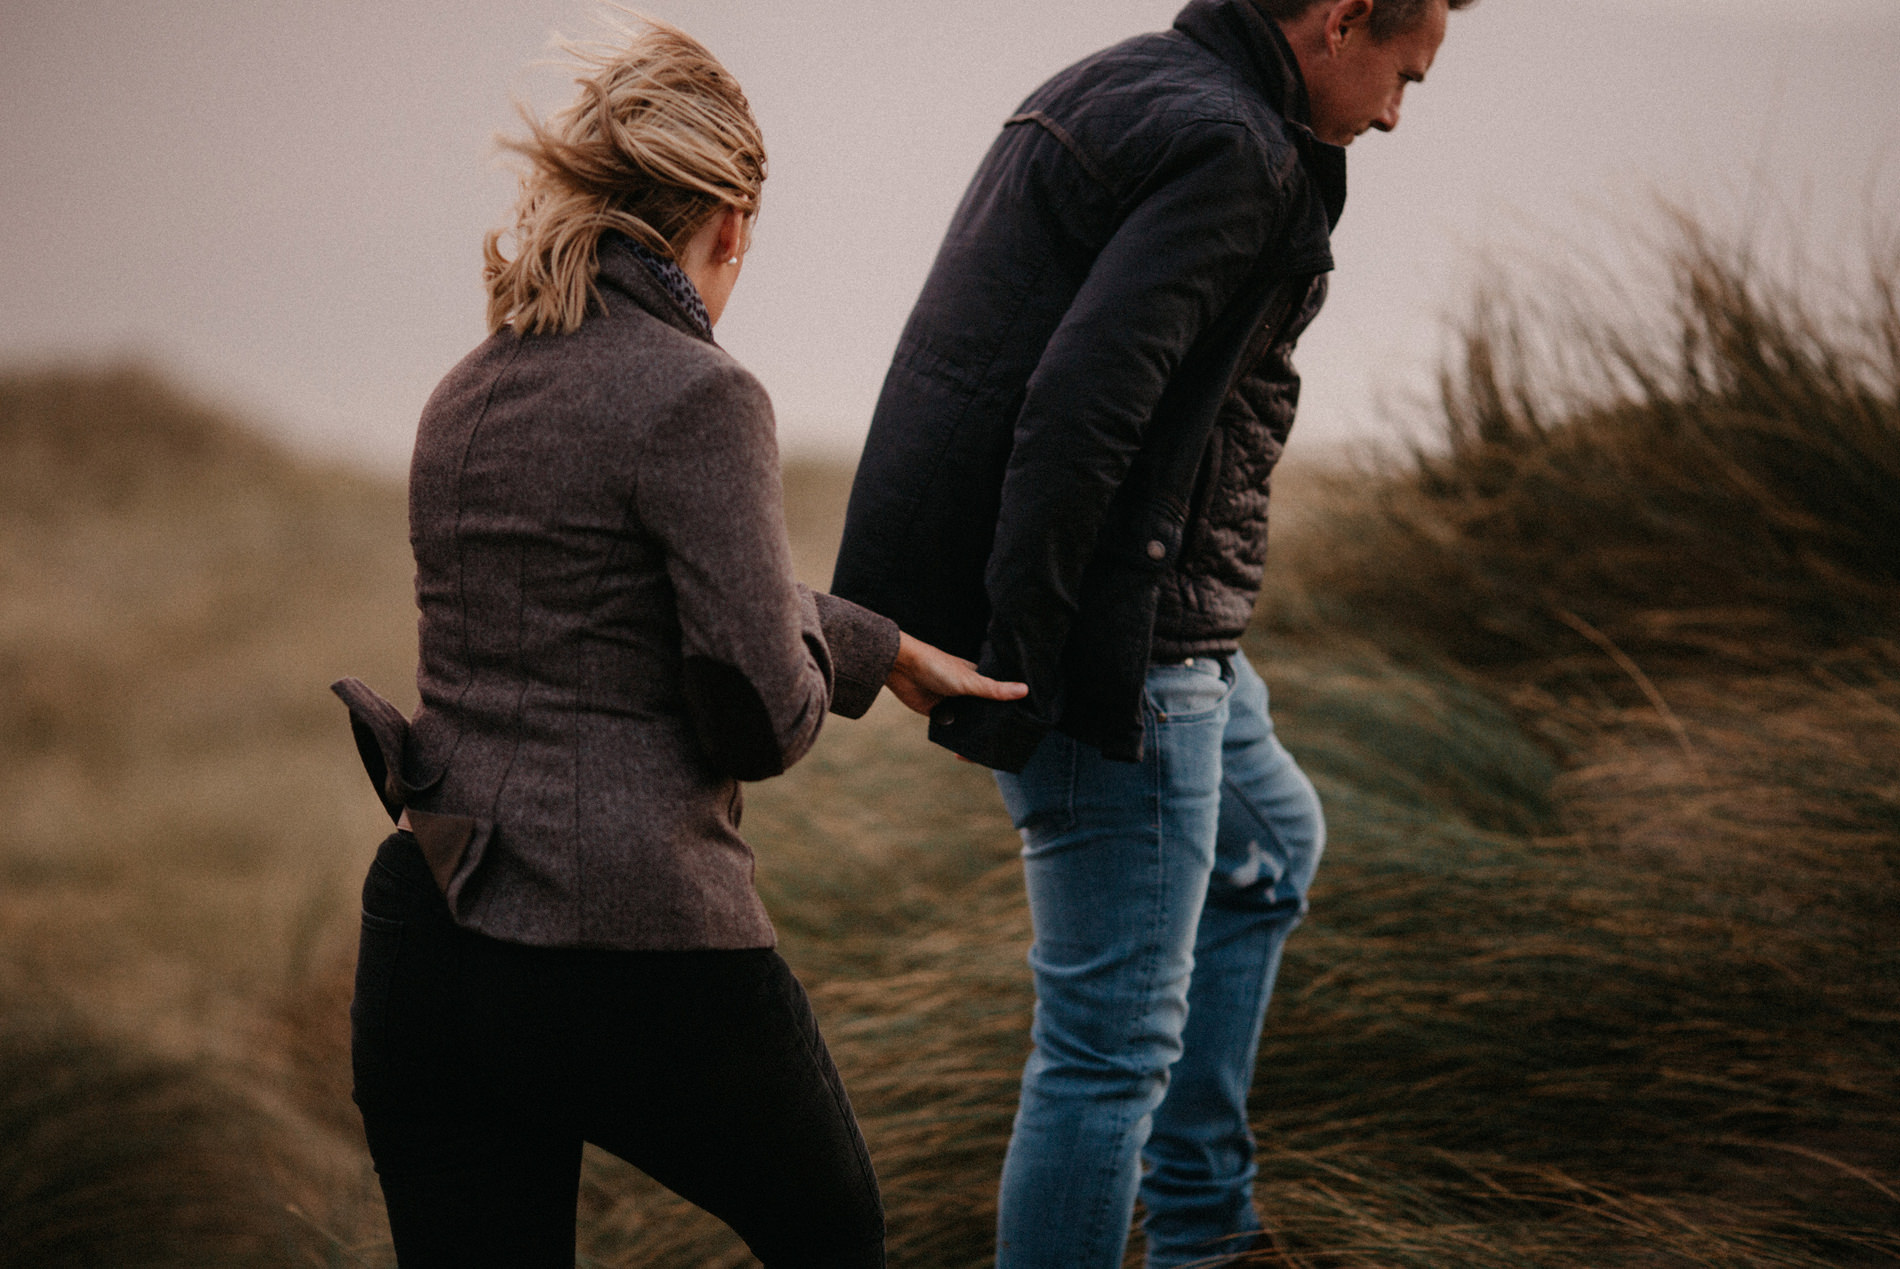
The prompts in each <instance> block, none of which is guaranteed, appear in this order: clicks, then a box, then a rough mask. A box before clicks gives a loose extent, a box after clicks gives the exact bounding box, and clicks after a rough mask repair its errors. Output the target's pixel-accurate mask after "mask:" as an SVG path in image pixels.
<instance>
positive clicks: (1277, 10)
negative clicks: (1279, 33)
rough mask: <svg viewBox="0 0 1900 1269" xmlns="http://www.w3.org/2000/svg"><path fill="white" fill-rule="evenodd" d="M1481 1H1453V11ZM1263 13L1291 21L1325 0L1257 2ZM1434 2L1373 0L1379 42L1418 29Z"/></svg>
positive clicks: (1374, 35)
mask: <svg viewBox="0 0 1900 1269" xmlns="http://www.w3.org/2000/svg"><path fill="white" fill-rule="evenodd" d="M1477 2H1478V0H1449V4H1450V6H1451V8H1452V9H1453V10H1457V9H1469V8H1470V7H1471V6H1472V5H1474V4H1476V3H1477ZM1254 3H1255V4H1257V5H1259V6H1260V11H1261V12H1262V13H1264V14H1266V15H1267V16H1268V17H1270V18H1272V19H1273V20H1274V21H1276V22H1291V21H1292V20H1293V19H1295V18H1297V17H1300V16H1302V15H1304V14H1305V13H1306V12H1307V11H1308V10H1310V9H1314V8H1317V7H1318V6H1319V5H1321V4H1324V3H1325V0H1254ZM1431 4H1432V0H1372V26H1371V34H1372V38H1373V39H1375V40H1389V39H1391V38H1392V37H1393V36H1395V35H1402V34H1404V33H1405V32H1406V31H1409V30H1411V29H1412V28H1413V27H1415V26H1417V25H1418V23H1419V22H1420V21H1421V20H1422V19H1423V18H1424V16H1425V10H1426V9H1428V8H1430V7H1431Z"/></svg>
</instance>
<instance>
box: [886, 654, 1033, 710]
mask: <svg viewBox="0 0 1900 1269" xmlns="http://www.w3.org/2000/svg"><path fill="white" fill-rule="evenodd" d="M886 683H887V686H889V688H890V689H891V691H892V693H893V694H894V695H896V697H897V699H898V700H900V701H902V702H904V704H906V705H908V706H909V707H910V708H911V709H914V710H916V711H917V712H918V713H920V714H928V713H929V712H930V711H931V710H932V709H934V708H936V706H937V703H938V702H939V701H942V700H943V699H944V698H945V697H947V696H980V697H983V698H984V699H986V700H992V701H1014V700H1020V699H1021V698H1023V697H1025V696H1027V695H1029V687H1028V685H1027V684H1024V683H1005V682H1001V681H999V680H997V679H992V678H988V677H986V676H985V675H983V674H980V673H978V671H977V668H976V665H975V664H974V663H973V662H970V661H966V660H964V659H963V658H962V657H959V656H952V655H951V654H950V653H948V652H945V651H944V650H943V649H941V648H938V647H935V646H934V645H932V644H928V643H925V642H924V641H923V640H921V639H915V638H912V637H911V636H910V635H904V636H902V637H901V639H900V640H899V643H898V649H897V661H896V663H895V664H894V665H893V666H892V667H891V675H890V678H889V679H888V680H887V681H886Z"/></svg>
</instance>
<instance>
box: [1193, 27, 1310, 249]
mask: <svg viewBox="0 0 1900 1269" xmlns="http://www.w3.org/2000/svg"><path fill="white" fill-rule="evenodd" d="M1174 29H1175V30H1177V31H1179V32H1181V33H1182V34H1183V35H1185V36H1187V37H1188V38H1189V39H1191V40H1193V41H1194V42H1195V43H1196V44H1199V45H1201V46H1202V47H1204V48H1206V49H1207V50H1208V51H1210V52H1211V53H1213V54H1214V55H1215V56H1216V57H1218V58H1220V59H1221V60H1222V61H1224V62H1226V63H1227V64H1228V65H1230V66H1232V67H1233V68H1234V69H1235V70H1237V71H1239V72H1240V74H1241V76H1242V77H1243V78H1244V79H1245V80H1246V81H1247V82H1248V83H1249V84H1251V85H1252V86H1253V88H1254V90H1255V91H1256V92H1258V93H1259V94H1260V96H1261V98H1262V99H1263V100H1265V102H1266V103H1267V105H1269V106H1271V107H1272V108H1273V110H1274V112H1275V113H1277V114H1278V115H1279V116H1280V118H1282V119H1284V120H1285V121H1286V125H1287V134H1288V135H1289V136H1290V137H1291V138H1292V140H1293V144H1294V147H1295V148H1296V149H1298V151H1299V153H1300V161H1301V163H1302V164H1303V165H1304V166H1305V168H1306V170H1307V173H1308V174H1309V175H1310V176H1311V177H1312V178H1313V181H1314V184H1315V185H1317V186H1318V188H1319V194H1320V199H1321V201H1323V202H1324V203H1325V204H1326V223H1327V225H1328V226H1329V227H1331V226H1335V225H1337V224H1338V223H1339V214H1340V212H1341V211H1343V210H1344V208H1345V206H1346V150H1345V147H1343V146H1337V145H1328V144H1327V143H1326V142H1324V141H1321V140H1320V139H1319V138H1318V137H1317V136H1315V135H1313V128H1312V118H1313V107H1312V102H1311V101H1310V100H1309V99H1308V97H1307V95H1306V79H1305V77H1304V76H1302V75H1301V74H1300V63H1299V59H1298V58H1296V57H1295V56H1294V55H1293V46H1292V45H1290V44H1288V43H1287V40H1286V34H1285V33H1284V32H1283V31H1281V30H1280V24H1279V23H1278V22H1275V21H1274V20H1273V19H1272V18H1269V17H1268V16H1267V15H1266V14H1264V13H1262V12H1261V11H1260V7H1259V6H1258V5H1257V4H1255V3H1254V0H1192V3H1190V4H1189V5H1188V7H1187V8H1185V9H1183V10H1181V13H1180V16H1178V17H1177V18H1175V20H1174Z"/></svg>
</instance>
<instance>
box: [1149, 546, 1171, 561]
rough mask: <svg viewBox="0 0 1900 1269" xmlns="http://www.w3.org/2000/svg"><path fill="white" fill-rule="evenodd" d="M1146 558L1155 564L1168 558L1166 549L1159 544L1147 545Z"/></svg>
mask: <svg viewBox="0 0 1900 1269" xmlns="http://www.w3.org/2000/svg"><path fill="white" fill-rule="evenodd" d="M1148 558H1149V559H1151V560H1155V561H1157V562H1159V561H1161V560H1165V559H1167V558H1168V548H1167V547H1166V546H1165V545H1163V544H1162V543H1160V542H1150V543H1149V544H1148Z"/></svg>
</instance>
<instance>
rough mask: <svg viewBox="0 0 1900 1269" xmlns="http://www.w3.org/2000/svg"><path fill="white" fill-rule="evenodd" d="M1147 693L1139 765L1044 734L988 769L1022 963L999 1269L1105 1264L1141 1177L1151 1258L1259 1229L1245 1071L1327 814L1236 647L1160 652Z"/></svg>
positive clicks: (1177, 1261) (1112, 1261)
mask: <svg viewBox="0 0 1900 1269" xmlns="http://www.w3.org/2000/svg"><path fill="white" fill-rule="evenodd" d="M1224 662H1225V663H1224ZM1147 695H1148V699H1147V702H1146V708H1145V709H1144V710H1143V714H1144V722H1143V725H1144V727H1145V728H1146V731H1147V736H1146V745H1145V753H1146V757H1145V758H1144V759H1143V760H1142V761H1141V762H1140V763H1125V762H1114V761H1111V760H1109V759H1106V758H1104V757H1103V756H1102V755H1101V753H1100V752H1099V751H1097V750H1096V749H1094V748H1092V747H1090V746H1088V745H1085V744H1081V743H1079V742H1077V741H1075V740H1072V739H1070V738H1069V737H1067V736H1064V735H1061V734H1060V733H1052V734H1051V735H1050V736H1049V737H1048V738H1047V739H1046V740H1044V741H1043V743H1042V746H1041V747H1040V748H1039V749H1037V751H1036V753H1035V755H1034V757H1032V758H1031V759H1030V762H1029V765H1028V766H1027V767H1026V768H1024V770H1023V772H1022V774H1021V775H1008V774H1003V773H999V774H998V775H997V777H996V780H997V784H998V785H999V786H1000V788H1001V789H1002V793H1003V801H1004V803H1005V804H1006V805H1007V807H1008V808H1009V813H1010V817H1011V819H1012V820H1014V822H1015V824H1016V827H1017V829H1018V830H1019V831H1020V832H1021V834H1022V838H1023V873H1024V878H1025V881H1026V883H1027V886H1028V891H1029V909H1030V915H1031V917H1032V919H1033V920H1034V922H1035V942H1034V944H1033V945H1032V946H1031V948H1030V951H1029V964H1030V968H1031V969H1032V971H1033V972H1034V975H1035V983H1036V1013H1035V1023H1034V1027H1033V1031H1032V1038H1033V1039H1034V1041H1035V1051H1034V1052H1033V1053H1032V1054H1031V1056H1030V1058H1029V1063H1028V1065H1027V1067H1026V1068H1025V1069H1024V1071H1023V1087H1022V1101H1021V1104H1020V1106H1019V1108H1018V1110H1017V1113H1016V1127H1015V1132H1014V1134H1013V1136H1012V1137H1011V1139H1010V1144H1009V1155H1008V1158H1007V1160H1006V1161H1005V1163H1004V1165H1003V1185H1002V1197H1001V1208H1000V1212H999V1214H998V1231H997V1259H996V1263H997V1267H998V1269H1058V1267H1060V1269H1116V1267H1117V1266H1119V1265H1120V1264H1121V1261H1122V1254H1123V1251H1124V1249H1125V1247H1126V1243H1127V1238H1128V1223H1129V1217H1130V1214H1131V1213H1132V1211H1133V1210H1134V1202H1135V1198H1136V1195H1137V1192H1139V1194H1140V1197H1141V1201H1142V1204H1143V1206H1144V1207H1145V1208H1146V1209H1147V1219H1146V1223H1145V1224H1144V1226H1143V1228H1144V1231H1145V1233H1146V1235H1147V1239H1148V1263H1149V1265H1150V1266H1152V1267H1154V1269H1162V1267H1163V1266H1168V1267H1172V1266H1178V1265H1185V1264H1189V1263H1192V1262H1196V1261H1202V1260H1206V1259H1208V1258H1210V1257H1214V1256H1218V1255H1219V1254H1221V1252H1222V1251H1223V1249H1226V1250H1241V1249H1244V1244H1245V1240H1246V1236H1247V1235H1249V1234H1251V1233H1253V1232H1254V1231H1256V1230H1258V1229H1259V1227H1260V1226H1259V1218H1258V1217H1257V1216H1256V1215H1255V1213H1254V1208H1253V1178H1254V1142H1253V1134H1252V1133H1251V1132H1250V1131H1249V1130H1248V1127H1247V1091H1248V1087H1249V1086H1250V1085H1251V1084H1252V1082H1253V1067H1254V1057H1255V1053H1256V1050H1257V1048H1258V1045H1259V1039H1260V1028H1261V1025H1262V1022H1263V1021H1264V1019H1265V1017H1266V1011H1267V999H1268V997H1269V996H1270V995H1271V993H1272V991H1273V979H1274V975H1275V974H1276V973H1277V972H1278V969H1279V964H1280V951H1281V948H1282V947H1283V946H1284V944H1285V942H1286V937H1287V935H1288V934H1289V933H1291V932H1292V930H1293V927H1294V926H1296V925H1298V924H1299V922H1300V918H1301V916H1303V915H1304V913H1305V911H1306V892H1307V887H1308V886H1309V885H1310V884H1311V883H1312V880H1313V873H1314V870H1315V869H1316V868H1317V867H1318V865H1319V857H1320V852H1321V850H1322V849H1323V848H1324V844H1325V824H1324V821H1323V819H1322V818H1321V815H1320V806H1319V799H1318V797H1317V796H1316V795H1315V794H1314V792H1313V786H1312V783H1311V782H1310V781H1309V780H1308V779H1307V778H1306V775H1305V773H1304V772H1302V771H1301V770H1300V768H1299V766H1298V764H1296V763H1295V762H1294V761H1293V758H1292V755H1290V754H1288V753H1287V751H1286V750H1285V748H1283V747H1282V746H1281V744H1280V742H1279V740H1278V738H1277V737H1275V735H1274V733H1273V721H1272V719H1271V718H1269V717H1268V715H1267V688H1266V684H1264V683H1262V682H1261V681H1260V676H1259V675H1258V674H1256V673H1255V672H1254V669H1253V667H1252V666H1250V665H1249V664H1247V661H1246V658H1245V657H1243V656H1241V655H1239V654H1234V655H1233V656H1231V657H1229V658H1196V659H1195V660H1193V661H1191V662H1188V663H1186V664H1180V665H1163V666H1156V667H1154V668H1152V669H1151V670H1150V671H1149V673H1148V685H1147Z"/></svg>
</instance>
